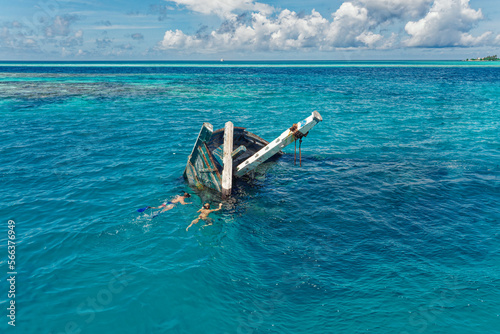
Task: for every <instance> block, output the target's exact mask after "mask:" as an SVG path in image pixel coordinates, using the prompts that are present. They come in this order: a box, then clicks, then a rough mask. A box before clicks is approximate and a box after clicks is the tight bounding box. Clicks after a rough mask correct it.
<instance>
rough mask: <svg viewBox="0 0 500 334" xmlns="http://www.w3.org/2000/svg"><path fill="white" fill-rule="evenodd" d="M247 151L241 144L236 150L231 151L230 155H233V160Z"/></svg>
mask: <svg viewBox="0 0 500 334" xmlns="http://www.w3.org/2000/svg"><path fill="white" fill-rule="evenodd" d="M246 151H247V148H246V147H245V146H243V145H240V146H239V147H238V148H237V149H236V150H234V151H233V153H231V157H233V160H234V159H236V158H237V157H239V156H240V155H242V154H243V153H245V152H246Z"/></svg>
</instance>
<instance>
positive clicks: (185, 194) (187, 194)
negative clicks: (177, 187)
mask: <svg viewBox="0 0 500 334" xmlns="http://www.w3.org/2000/svg"><path fill="white" fill-rule="evenodd" d="M183 196H184V197H186V198H189V197H191V195H189V193H184V195H183Z"/></svg>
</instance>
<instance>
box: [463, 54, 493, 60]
mask: <svg viewBox="0 0 500 334" xmlns="http://www.w3.org/2000/svg"><path fill="white" fill-rule="evenodd" d="M497 60H500V59H498V57H497V55H494V56H488V57H484V58H471V59H469V58H467V59H466V61H497Z"/></svg>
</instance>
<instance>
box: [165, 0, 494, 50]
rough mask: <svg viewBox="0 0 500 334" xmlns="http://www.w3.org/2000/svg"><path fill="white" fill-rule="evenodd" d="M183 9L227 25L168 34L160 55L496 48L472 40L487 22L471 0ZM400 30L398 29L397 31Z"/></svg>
mask: <svg viewBox="0 0 500 334" xmlns="http://www.w3.org/2000/svg"><path fill="white" fill-rule="evenodd" d="M169 2H174V3H176V4H177V5H178V6H179V7H181V8H185V9H187V10H190V11H194V12H197V13H201V14H205V15H216V16H218V17H220V18H221V19H223V23H222V24H221V26H220V27H219V28H217V29H212V30H211V31H210V29H208V30H207V29H206V27H205V28H204V29H200V30H199V31H198V32H197V33H195V34H186V33H185V32H183V31H182V30H178V29H176V30H167V31H166V32H165V34H164V37H163V40H162V41H161V42H160V43H159V44H158V46H157V49H160V50H185V51H191V52H192V51H196V52H200V53H210V52H220V51H228V50H240V51H290V50H308V49H311V50H312V49H314V50H324V51H329V50H334V49H355V48H358V49H359V48H361V49H388V48H395V47H469V46H481V45H488V44H490V45H491V44H498V40H499V37H498V36H494V34H493V33H492V32H486V33H483V34H482V35H480V36H473V35H472V34H471V30H472V29H473V28H474V27H475V26H476V25H477V24H478V22H480V21H481V20H482V19H483V18H484V17H483V14H482V12H481V9H478V10H475V9H472V8H471V7H470V4H469V0H434V1H433V0H413V1H407V0H352V1H347V2H344V3H342V5H341V6H340V7H339V8H338V9H337V10H336V11H335V12H333V13H331V15H330V17H323V16H322V15H321V14H320V13H319V12H317V11H316V10H314V9H313V10H312V11H311V12H310V13H307V14H303V13H296V12H294V11H291V10H288V9H276V8H274V7H272V6H269V5H267V4H263V3H259V2H255V1H253V0H234V1H229V0H206V1H203V2H201V1H197V0H173V1H169ZM398 27H399V28H398Z"/></svg>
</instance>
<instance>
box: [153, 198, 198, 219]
mask: <svg viewBox="0 0 500 334" xmlns="http://www.w3.org/2000/svg"><path fill="white" fill-rule="evenodd" d="M189 197H191V195H190V194H189V193H184V194H183V195H177V196H175V198H174V199H173V200H171V201H166V202H164V203H163V204H162V205H160V206H158V207H156V208H153V207H148V209H161V208H163V210H161V212H159V213H158V214H160V213H163V212H165V211H168V210H172V209H173V208H174V207H175V205H176V204H177V203H181V204H182V205H186V204H193V203H186V202H185V201H184V200H185V199H186V198H189Z"/></svg>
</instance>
